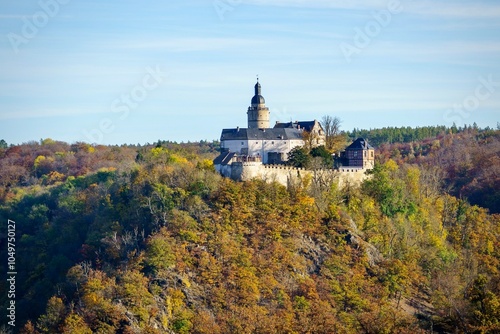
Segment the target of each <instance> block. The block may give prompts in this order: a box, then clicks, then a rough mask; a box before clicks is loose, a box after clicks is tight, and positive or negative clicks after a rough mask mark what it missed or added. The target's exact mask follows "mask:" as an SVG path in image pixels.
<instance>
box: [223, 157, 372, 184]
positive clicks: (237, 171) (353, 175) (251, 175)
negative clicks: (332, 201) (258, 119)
mask: <svg viewBox="0 0 500 334" xmlns="http://www.w3.org/2000/svg"><path fill="white" fill-rule="evenodd" d="M222 170H223V172H221V174H222V175H224V176H226V177H230V178H231V179H233V180H236V181H249V180H252V179H255V178H257V179H261V180H264V181H266V182H273V181H276V182H278V183H280V184H282V185H284V186H287V185H288V184H289V183H290V182H295V181H297V180H300V179H304V178H305V177H310V178H311V179H314V178H324V179H325V178H328V179H330V180H338V182H339V186H341V187H342V186H344V185H346V184H347V183H350V184H361V182H363V180H365V179H366V178H367V177H368V175H366V173H365V172H366V169H362V168H356V167H344V168H340V169H339V170H334V169H323V170H306V169H303V168H295V167H290V166H284V165H264V164H262V163H261V162H233V163H232V164H231V165H228V166H225V167H224V168H222Z"/></svg>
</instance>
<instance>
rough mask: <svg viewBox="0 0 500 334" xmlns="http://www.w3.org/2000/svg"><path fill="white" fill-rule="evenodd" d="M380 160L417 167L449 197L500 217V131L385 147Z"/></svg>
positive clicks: (476, 131)
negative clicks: (454, 197)
mask: <svg viewBox="0 0 500 334" xmlns="http://www.w3.org/2000/svg"><path fill="white" fill-rule="evenodd" d="M377 154H378V160H379V161H380V162H385V161H387V160H388V159H393V160H395V161H396V162H397V163H398V164H400V165H401V164H405V163H406V164H417V165H419V166H421V167H422V169H423V170H425V171H426V172H428V173H429V174H430V175H429V177H431V175H432V174H433V175H434V176H435V177H434V178H429V182H440V183H441V186H442V187H443V189H445V190H446V191H447V192H448V193H450V194H452V195H454V196H456V197H458V198H464V199H467V200H468V201H469V203H472V204H476V205H479V206H482V207H485V208H488V209H489V210H490V212H491V213H500V130H491V129H478V128H477V127H473V126H471V127H468V128H465V129H459V131H458V132H457V131H451V129H448V132H444V133H441V134H440V135H438V136H436V137H430V138H426V139H423V140H418V141H410V142H397V143H392V144H389V143H384V144H381V145H379V146H378V148H377Z"/></svg>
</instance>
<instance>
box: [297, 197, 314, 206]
mask: <svg viewBox="0 0 500 334" xmlns="http://www.w3.org/2000/svg"><path fill="white" fill-rule="evenodd" d="M299 204H300V205H305V206H313V205H314V198H313V197H309V196H306V195H304V196H300V197H299Z"/></svg>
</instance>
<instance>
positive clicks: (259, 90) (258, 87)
mask: <svg viewBox="0 0 500 334" xmlns="http://www.w3.org/2000/svg"><path fill="white" fill-rule="evenodd" d="M261 94H262V86H261V85H260V83H259V81H258V79H257V83H256V84H255V95H254V97H253V98H252V104H265V103H266V100H265V99H264V97H263V96H262V95H261Z"/></svg>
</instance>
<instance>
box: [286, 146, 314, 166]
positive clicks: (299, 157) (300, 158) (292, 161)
mask: <svg viewBox="0 0 500 334" xmlns="http://www.w3.org/2000/svg"><path fill="white" fill-rule="evenodd" d="M310 162H311V156H310V155H309V154H307V151H306V150H305V149H304V148H303V147H300V146H297V147H295V148H294V149H292V150H291V151H290V153H288V162H287V164H288V165H290V166H293V167H298V168H307V167H309V164H310Z"/></svg>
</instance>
